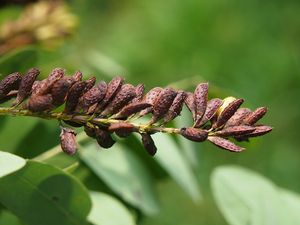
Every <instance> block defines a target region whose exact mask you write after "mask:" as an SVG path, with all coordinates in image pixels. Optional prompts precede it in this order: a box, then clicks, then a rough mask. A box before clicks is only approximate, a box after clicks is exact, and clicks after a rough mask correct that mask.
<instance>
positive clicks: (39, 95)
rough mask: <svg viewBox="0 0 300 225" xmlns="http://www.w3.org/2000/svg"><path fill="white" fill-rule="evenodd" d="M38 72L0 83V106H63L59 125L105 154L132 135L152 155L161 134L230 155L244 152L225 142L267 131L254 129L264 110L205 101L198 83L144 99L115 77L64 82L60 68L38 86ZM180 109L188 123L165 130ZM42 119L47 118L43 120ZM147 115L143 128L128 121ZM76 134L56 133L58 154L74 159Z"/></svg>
mask: <svg viewBox="0 0 300 225" xmlns="http://www.w3.org/2000/svg"><path fill="white" fill-rule="evenodd" d="M39 73H40V71H39V70H38V69H35V68H33V69H30V70H28V72H27V73H26V74H25V75H23V76H22V75H21V74H20V73H12V74H10V75H8V76H7V77H5V78H4V79H3V80H1V81H0V103H3V102H6V101H8V100H10V99H11V98H16V99H15V101H14V102H13V103H12V104H13V106H15V107H20V109H22V110H25V111H26V110H27V112H29V113H30V115H31V116H32V115H38V116H39V117H42V115H49V113H50V112H51V111H53V110H56V108H58V107H60V106H62V105H64V106H63V109H62V111H61V114H60V116H61V117H60V119H61V120H64V122H65V123H66V124H68V125H69V126H71V127H84V131H85V133H86V134H87V135H88V136H89V137H91V138H93V139H95V140H96V141H97V143H98V144H99V146H101V147H102V148H110V147H112V146H113V145H114V144H115V142H116V140H117V139H116V137H114V135H116V136H118V137H119V138H126V137H128V136H129V135H130V134H132V133H134V132H135V133H139V134H140V135H141V142H142V144H143V146H144V148H145V150H146V152H147V153H148V154H149V155H151V156H153V155H155V153H156V152H157V148H156V146H155V143H154V140H153V139H152V135H154V134H155V133H156V132H165V133H173V134H178V135H181V136H182V137H183V138H186V139H188V140H190V141H194V142H203V141H206V140H207V141H209V142H211V143H213V144H214V145H216V146H218V147H220V148H221V149H226V150H229V151H232V152H240V151H242V150H244V149H243V148H242V147H239V146H237V145H236V144H234V143H233V142H231V140H229V139H230V138H231V139H235V140H236V141H247V140H248V139H249V138H252V137H257V136H261V135H264V134H266V133H268V132H270V131H271V130H272V127H270V126H266V125H261V124H257V122H258V121H259V120H260V119H261V118H262V117H263V116H264V115H265V114H266V113H267V108H266V107H260V108H257V109H256V110H254V111H251V110H250V109H248V108H240V106H241V105H242V103H243V102H244V100H243V99H236V98H233V97H228V98H225V99H223V100H222V99H219V98H213V99H208V83H200V84H198V85H197V86H196V88H195V91H194V92H185V91H182V90H175V89H173V88H171V87H166V88H161V87H155V88H153V89H151V90H150V91H149V92H147V93H145V87H144V85H143V84H138V85H137V86H134V85H132V84H129V83H125V82H124V79H123V78H122V77H120V76H118V77H115V78H113V79H112V80H111V81H110V82H107V81H99V82H96V78H95V77H91V78H89V79H87V80H83V75H82V73H81V72H80V71H77V72H75V74H73V75H71V76H68V75H66V74H65V70H64V69H61V68H56V69H54V70H53V71H52V72H51V73H50V74H49V76H48V77H47V78H45V79H44V80H41V81H38V80H36V78H37V76H38V75H39ZM184 105H186V106H187V108H188V109H189V111H190V112H191V113H192V118H193V121H194V123H193V124H192V125H190V126H186V127H183V128H169V127H165V125H166V124H168V123H169V122H171V121H173V120H174V119H175V118H176V117H177V116H179V115H180V113H181V111H182V108H183V106H184ZM47 113H48V114H47ZM150 113H151V114H152V116H151V118H150V119H149V122H148V123H147V124H139V123H136V122H135V121H134V122H133V120H135V119H138V118H140V117H145V116H147V115H148V114H150ZM75 136H76V133H75V131H74V130H73V129H71V128H67V127H62V132H61V135H60V139H61V147H62V150H63V151H64V152H65V153H67V154H70V155H73V154H75V153H76V147H77V144H76V139H75Z"/></svg>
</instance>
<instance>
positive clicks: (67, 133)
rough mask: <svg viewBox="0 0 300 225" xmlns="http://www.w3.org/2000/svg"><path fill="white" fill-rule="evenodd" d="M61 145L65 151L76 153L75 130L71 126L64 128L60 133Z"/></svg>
mask: <svg viewBox="0 0 300 225" xmlns="http://www.w3.org/2000/svg"><path fill="white" fill-rule="evenodd" d="M60 145H61V149H62V150H63V151H64V153H66V154H68V155H74V154H75V153H76V150H77V143H76V133H75V131H74V130H72V129H69V128H62V130H61V134H60Z"/></svg>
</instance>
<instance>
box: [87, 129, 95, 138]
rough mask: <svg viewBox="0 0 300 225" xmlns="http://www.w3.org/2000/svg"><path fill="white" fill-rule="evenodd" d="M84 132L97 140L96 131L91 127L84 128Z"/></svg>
mask: <svg viewBox="0 0 300 225" xmlns="http://www.w3.org/2000/svg"><path fill="white" fill-rule="evenodd" d="M84 132H85V133H86V135H87V136H89V137H91V138H95V137H96V129H95V128H92V127H89V126H84Z"/></svg>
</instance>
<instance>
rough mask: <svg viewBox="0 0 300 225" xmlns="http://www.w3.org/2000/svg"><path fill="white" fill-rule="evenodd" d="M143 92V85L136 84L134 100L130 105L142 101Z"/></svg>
mask: <svg viewBox="0 0 300 225" xmlns="http://www.w3.org/2000/svg"><path fill="white" fill-rule="evenodd" d="M144 91H145V85H144V84H138V85H137V86H136V87H135V94H136V96H135V98H134V99H132V101H131V102H132V103H133V102H139V101H141V100H142V99H143V97H144Z"/></svg>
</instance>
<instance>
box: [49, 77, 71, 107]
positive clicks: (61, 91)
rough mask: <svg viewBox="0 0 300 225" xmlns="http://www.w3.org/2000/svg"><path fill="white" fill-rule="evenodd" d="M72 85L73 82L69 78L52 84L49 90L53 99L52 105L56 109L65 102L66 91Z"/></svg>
mask: <svg viewBox="0 0 300 225" xmlns="http://www.w3.org/2000/svg"><path fill="white" fill-rule="evenodd" d="M72 84H73V80H72V78H70V77H63V78H62V79H60V80H59V81H57V82H56V83H54V84H53V87H52V89H51V95H52V98H53V102H52V103H53V105H54V106H56V107H58V106H60V105H62V104H63V103H64V102H65V99H66V96H67V93H68V91H69V90H70V88H71V86H72Z"/></svg>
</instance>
